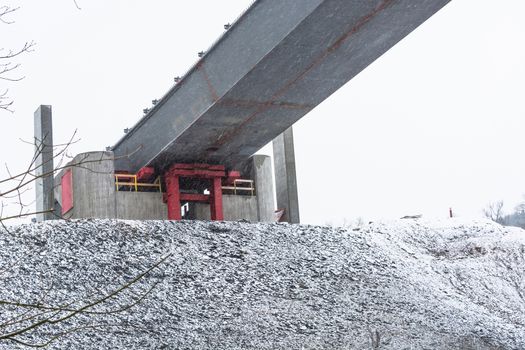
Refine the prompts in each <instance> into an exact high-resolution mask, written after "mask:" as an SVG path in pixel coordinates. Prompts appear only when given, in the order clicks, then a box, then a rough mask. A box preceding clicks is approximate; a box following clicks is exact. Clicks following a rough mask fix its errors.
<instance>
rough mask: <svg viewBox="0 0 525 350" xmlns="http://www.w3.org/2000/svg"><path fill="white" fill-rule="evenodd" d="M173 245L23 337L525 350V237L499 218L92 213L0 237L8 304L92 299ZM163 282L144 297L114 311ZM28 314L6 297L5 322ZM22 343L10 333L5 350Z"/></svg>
mask: <svg viewBox="0 0 525 350" xmlns="http://www.w3.org/2000/svg"><path fill="white" fill-rule="evenodd" d="M169 253H172V254H173V255H171V256H170V257H169V258H168V259H167V260H166V261H165V262H164V263H162V264H161V265H159V267H158V268H156V269H154V270H152V272H151V273H149V274H147V275H146V276H145V277H144V278H142V279H140V280H139V281H138V282H137V283H135V284H133V285H132V286H131V287H130V288H128V289H126V290H124V291H123V292H122V293H120V294H118V295H117V296H116V297H114V298H111V299H110V300H108V301H107V302H105V303H103V304H101V305H98V306H96V307H95V308H94V309H92V310H91V311H98V312H102V313H101V314H92V313H91V314H87V313H82V314H79V315H76V316H74V317H72V318H71V319H68V320H67V321H65V322H62V323H59V324H55V325H46V326H43V327H41V328H39V329H37V330H36V331H33V332H29V333H28V334H27V335H26V336H25V337H21V338H20V339H21V340H24V341H29V342H32V343H41V342H45V341H46V340H49V339H51V338H52V337H53V336H54V335H57V334H60V333H61V332H64V331H66V330H68V329H71V328H75V327H84V328H81V329H79V330H77V331H74V332H71V333H69V334H67V335H65V336H63V337H60V338H58V339H57V340H56V341H54V342H52V343H51V344H50V346H49V348H50V349H72V348H74V349H276V348H278V349H373V348H378V349H524V348H525V297H524V296H525V231H523V230H521V229H516V228H508V227H502V226H500V225H498V224H495V223H492V222H488V221H484V220H477V221H476V220H459V219H448V220H438V221H436V220H434V221H428V220H421V219H418V220H399V221H390V222H377V223H371V224H369V225H365V226H363V227H359V228H357V227H355V228H347V229H344V228H331V227H321V226H307V225H288V224H275V223H271V224H265V223H255V224H252V223H244V222H191V221H181V222H169V221H143V222H140V221H116V220H90V219H86V220H78V221H53V222H46V223H40V224H32V225H21V226H17V227H13V228H10V232H9V233H8V232H1V233H0V283H1V284H0V285H1V286H2V287H1V288H0V300H6V301H17V302H20V303H21V302H24V303H40V304H42V305H43V304H45V305H47V306H58V305H62V307H63V308H64V307H65V305H67V307H69V308H78V307H81V306H82V305H85V304H86V303H87V302H89V301H93V300H96V299H100V297H101V296H102V295H107V294H108V293H111V292H112V291H114V290H116V289H117V288H118V287H120V286H123V285H125V284H126V283H127V282H129V281H130V280H132V279H133V278H134V277H136V276H138V275H139V274H140V273H142V272H144V271H146V270H147V269H148V268H149V267H151V266H152V265H154V264H155V263H157V262H159V260H160V259H161V258H162V257H165V256H166V255H167V254H169ZM149 288H153V289H152V291H151V293H150V294H148V295H147V296H146V297H145V298H144V299H143V300H141V301H140V302H139V303H138V304H137V305H135V306H133V307H131V308H129V309H126V310H124V311H122V312H118V313H108V311H111V310H116V309H119V308H122V307H124V306H126V305H130V304H132V303H133V300H136V299H137V298H138V297H140V296H142V295H144V293H145V292H147V291H148V289H149ZM23 311H26V309H21V308H14V307H11V306H7V305H0V323H5V322H6V321H7V320H9V319H11V318H12V317H13V316H15V315H17V314H20V313H21V312H23ZM65 314H66V313H65V312H64V311H62V312H61V313H59V314H57V315H56V316H54V317H55V318H56V317H60V316H63V315H65ZM31 315H32V314H31ZM38 317H40V316H38ZM38 317H36V318H34V319H37V318H38ZM11 329H14V328H11ZM5 331H6V329H5V328H4V329H2V331H1V333H4V334H5V333H6V332H5ZM377 344H378V345H377ZM17 348H19V346H18V345H16V344H15V343H13V342H11V341H0V349H17ZM20 348H23V347H21V346H20Z"/></svg>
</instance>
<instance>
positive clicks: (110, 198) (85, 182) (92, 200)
mask: <svg viewBox="0 0 525 350" xmlns="http://www.w3.org/2000/svg"><path fill="white" fill-rule="evenodd" d="M69 164H70V165H71V169H72V171H73V208H72V209H71V210H70V211H69V212H68V213H66V215H65V217H66V218H116V217H117V216H116V214H117V213H116V208H115V204H116V203H115V192H116V191H115V179H114V172H115V169H114V167H113V152H87V153H81V154H79V155H77V156H76V157H75V158H73V160H72V161H71V162H70V163H69Z"/></svg>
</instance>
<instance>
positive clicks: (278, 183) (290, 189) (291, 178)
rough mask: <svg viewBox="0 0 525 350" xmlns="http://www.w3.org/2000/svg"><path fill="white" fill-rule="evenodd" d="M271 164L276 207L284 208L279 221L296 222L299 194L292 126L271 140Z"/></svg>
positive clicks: (298, 217)
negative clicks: (272, 166) (273, 175)
mask: <svg viewBox="0 0 525 350" xmlns="http://www.w3.org/2000/svg"><path fill="white" fill-rule="evenodd" d="M273 164H274V171H275V192H276V198H277V209H284V215H283V217H282V219H281V221H284V222H289V223H293V224H298V223H299V222H300V216H299V196H298V194H297V174H296V171H295V152H294V142H293V129H292V127H289V128H288V129H286V131H285V132H283V133H282V134H281V135H279V136H277V138H276V139H274V140H273Z"/></svg>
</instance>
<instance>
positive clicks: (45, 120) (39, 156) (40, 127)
mask: <svg viewBox="0 0 525 350" xmlns="http://www.w3.org/2000/svg"><path fill="white" fill-rule="evenodd" d="M34 125H35V139H34V143H35V158H36V159H35V175H36V181H35V190H36V209H35V211H36V212H37V213H38V214H36V220H37V221H44V220H52V219H54V218H55V215H54V207H55V196H54V193H53V187H54V180H53V170H54V165H53V122H52V111H51V106H46V105H41V106H40V107H38V108H37V110H36V111H35V124H34Z"/></svg>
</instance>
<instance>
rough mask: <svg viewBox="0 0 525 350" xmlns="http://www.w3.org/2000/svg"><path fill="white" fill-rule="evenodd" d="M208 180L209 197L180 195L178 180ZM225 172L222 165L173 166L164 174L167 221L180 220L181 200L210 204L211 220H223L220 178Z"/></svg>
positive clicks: (190, 194)
mask: <svg viewBox="0 0 525 350" xmlns="http://www.w3.org/2000/svg"><path fill="white" fill-rule="evenodd" d="M180 177H184V178H192V179H209V180H210V181H211V188H210V195H204V194H193V193H180V185H179V178H180ZM224 177H226V171H225V168H224V166H222V165H209V164H173V165H172V166H171V167H170V168H169V170H168V171H167V172H166V173H165V174H164V178H165V181H166V192H167V195H166V198H167V203H168V219H169V220H180V219H181V200H183V201H188V202H204V203H210V211H211V213H210V214H211V215H210V216H211V219H212V220H224V215H223V211H222V178H224Z"/></svg>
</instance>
